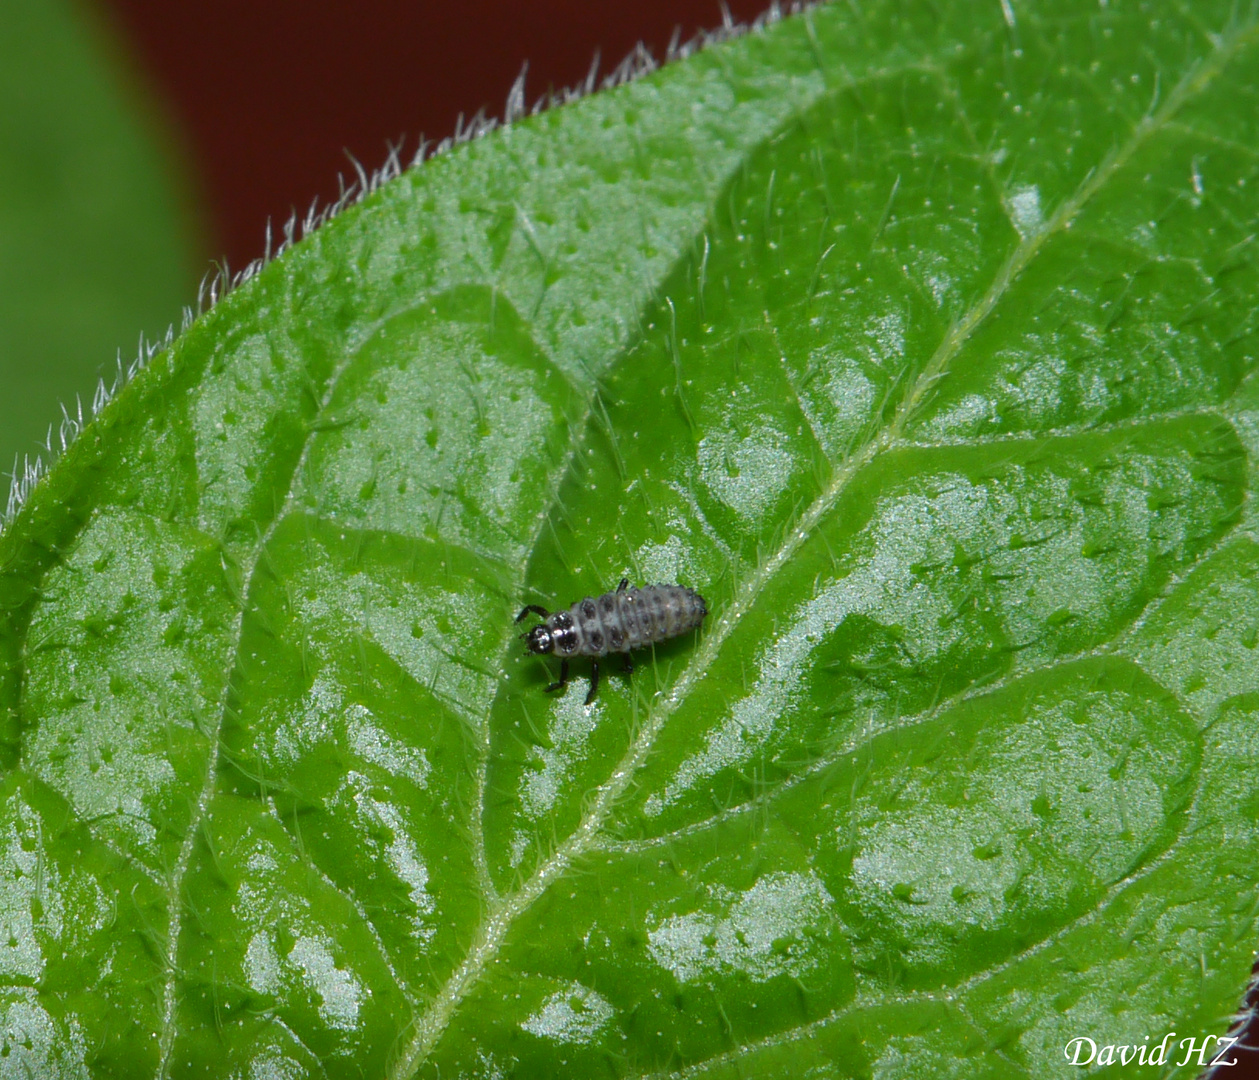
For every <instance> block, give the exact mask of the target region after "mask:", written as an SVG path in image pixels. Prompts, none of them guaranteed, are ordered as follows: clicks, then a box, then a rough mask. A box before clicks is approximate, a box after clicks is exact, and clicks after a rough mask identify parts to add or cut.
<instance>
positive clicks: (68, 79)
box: [0, 0, 199, 473]
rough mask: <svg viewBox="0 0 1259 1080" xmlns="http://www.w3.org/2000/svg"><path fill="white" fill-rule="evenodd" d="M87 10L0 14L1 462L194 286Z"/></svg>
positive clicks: (140, 122)
mask: <svg viewBox="0 0 1259 1080" xmlns="http://www.w3.org/2000/svg"><path fill="white" fill-rule="evenodd" d="M86 7H87V5H86V4H82V3H78V2H69V0H25V2H17V3H6V4H3V5H2V6H0V388H3V393H2V394H0V468H3V469H4V470H5V472H6V473H7V472H9V471H11V470H12V468H13V461H14V457H15V455H16V456H17V457H18V458H19V460H20V459H22V458H24V457H26V456H29V457H30V458H31V459H32V461H33V460H34V458H35V456H36V454H37V452H38V451H39V450H40V447H41V446H42V445H43V444H44V441H45V438H46V437H47V435H48V431H49V428H50V427H51V429H52V431H53V439H54V441H55V440H56V439H57V434H56V433H57V431H58V428H59V426H60V425H61V423H62V419H63V414H62V411H61V408H62V406H63V405H65V406H66V409H67V413H68V415H69V416H70V417H71V418H72V419H73V420H74V421H75V422H76V423H77V422H78V420H79V415H78V407H77V406H76V402H75V397H76V395H78V396H80V397H81V398H82V405H83V412H84V414H85V415H87V416H90V411H89V409H88V406H89V404H90V402H91V401H92V396H93V391H94V390H95V389H96V386H97V379H98V378H99V377H100V376H101V375H102V374H103V375H104V377H105V379H106V381H107V382H112V380H113V378H114V373H115V359H116V357H118V356H119V354H121V357H122V359H123V360H124V361H125V362H127V363H129V362H130V361H131V360H132V359H133V357H134V356H135V354H136V342H137V339H138V338H139V336H140V333H141V331H143V332H144V333H145V334H147V336H148V337H149V338H150V339H152V340H157V339H158V338H159V337H160V336H161V335H162V334H163V333H165V331H166V328H167V326H169V325H170V324H171V322H172V321H174V320H175V319H176V318H177V317H178V315H179V310H180V306H181V305H182V304H186V303H188V302H189V300H190V298H191V297H192V296H194V295H195V292H196V275H197V273H198V272H199V271H198V267H197V256H198V254H199V252H198V251H197V250H196V245H195V243H194V238H193V235H192V234H193V232H194V229H193V226H192V222H191V221H190V220H189V213H188V207H187V206H186V205H181V196H182V194H183V193H182V191H181V190H180V189H182V188H183V187H184V186H185V185H184V184H183V182H182V178H181V177H176V176H174V175H173V172H174V170H173V169H172V167H171V166H172V162H171V161H170V160H167V158H169V157H171V156H172V155H170V154H169V153H168V152H167V151H168V150H169V148H168V147H163V146H160V145H159V139H158V130H157V129H158V125H157V124H156V123H154V122H153V119H154V118H153V117H150V116H146V115H143V111H142V110H140V109H137V107H136V106H137V103H138V102H139V99H140V94H139V93H138V92H137V91H136V89H135V88H134V87H131V86H129V85H126V82H127V80H126V79H125V78H124V77H123V64H122V63H121V62H120V58H119V57H118V56H116V55H114V54H115V52H116V50H115V49H113V48H112V45H113V42H112V41H110V40H109V35H108V34H107V33H106V32H105V29H104V27H102V26H101V25H99V20H98V19H96V18H94V17H91V16H92V14H93V13H92V12H90V11H85V10H81V9H84V8H86Z"/></svg>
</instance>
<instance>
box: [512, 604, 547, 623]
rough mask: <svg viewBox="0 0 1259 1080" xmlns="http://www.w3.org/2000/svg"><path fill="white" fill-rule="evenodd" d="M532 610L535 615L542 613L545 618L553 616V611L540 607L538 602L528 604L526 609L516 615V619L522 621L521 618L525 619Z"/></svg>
mask: <svg viewBox="0 0 1259 1080" xmlns="http://www.w3.org/2000/svg"><path fill="white" fill-rule="evenodd" d="M531 611H532V612H533V613H534V614H535V615H540V616H541V617H542V618H544V619H549V618H550V617H551V613H550V612H549V611H547V609H546V608H544V607H539V606H538V605H537V604H526V605H525V609H524V611H522V612H521V613H520V614H519V615H517V616H516V621H517V622H520V620H521V619H523V618H524V617H525V616H526V615H528V614H529V612H531Z"/></svg>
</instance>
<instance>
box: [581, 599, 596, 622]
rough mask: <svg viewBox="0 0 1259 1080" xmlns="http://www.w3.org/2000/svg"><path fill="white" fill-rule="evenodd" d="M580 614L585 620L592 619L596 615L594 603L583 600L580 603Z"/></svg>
mask: <svg viewBox="0 0 1259 1080" xmlns="http://www.w3.org/2000/svg"><path fill="white" fill-rule="evenodd" d="M581 613H582V614H583V615H585V616H586V618H587V619H593V618H594V617H595V616H596V615H597V614H598V612H597V611H596V610H595V602H594V601H593V600H583V601H582V602H581Z"/></svg>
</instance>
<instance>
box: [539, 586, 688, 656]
mask: <svg viewBox="0 0 1259 1080" xmlns="http://www.w3.org/2000/svg"><path fill="white" fill-rule="evenodd" d="M707 614H708V607H707V605H705V603H704V598H703V597H702V596H700V595H699V593H697V592H695V590H694V589H687V588H685V587H683V586H681V585H645V586H644V587H643V588H641V589H624V590H621V591H619V592H610V593H604V594H603V595H602V596H600V597H598V598H594V597H589V596H587V597H586V598H585V599H584V600H579V601H578V602H577V603H575V604H574V605H573V606H572V607H571V608H569V609H568V611H561V612H557V613H556V614H555V615H552V616H551V618H550V620H549V621H550V622H551V623H552V624H553V625H552V627H551V630H552V632H553V633H556V634H560V635H562V634H563V632H564V631H565V630H566V629H567V627H568V626H569V625H571V626H572V628H573V629H575V630H576V634H575V635H573V636H572V637H571V638H569V639H568V640H563V637H561V647H559V648H557V649H556V650H555V651H556V653H557V654H559V655H561V656H606V655H607V654H608V653H611V652H629V651H630V650H631V649H638V648H641V647H642V646H644V645H652V644H655V643H656V642H658V641H667V640H668V639H669V638H674V637H678V636H679V635H680V634H685V633H686V632H687V631H688V630H694V629H695V627H697V626H699V624H700V623H701V622H703V621H704V616H705V615H707ZM563 616H567V617H568V619H567V620H565V619H563V618H562V617H563ZM569 620H571V622H570V621H569ZM569 645H571V649H572V651H568V649H567V648H565V647H564V646H569Z"/></svg>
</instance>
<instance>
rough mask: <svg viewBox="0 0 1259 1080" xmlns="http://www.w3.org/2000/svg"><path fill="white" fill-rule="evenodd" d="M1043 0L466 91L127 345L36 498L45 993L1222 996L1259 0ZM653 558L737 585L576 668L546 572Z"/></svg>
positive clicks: (368, 1072) (35, 740)
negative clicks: (641, 72) (1255, 6)
mask: <svg viewBox="0 0 1259 1080" xmlns="http://www.w3.org/2000/svg"><path fill="white" fill-rule="evenodd" d="M1002 10H1003V9H1002V8H1000V7H997V6H994V9H993V10H992V11H991V12H987V13H985V14H984V15H983V16H980V15H979V14H977V13H976V12H975V11H974V10H973V9H972V8H971V7H970V6H962V7H957V8H954V7H949V6H945V7H940V6H938V5H937V6H934V7H930V8H929V7H926V6H923V7H918V6H912V5H909V6H892V5H887V6H884V7H881V8H878V9H871V10H867V11H864V13H859V12H857V11H856V9H850V8H848V7H840V6H831V7H821V8H817V9H814V10H812V11H809V12H808V13H806V14H804V15H801V16H799V17H795V18H791V19H787V20H784V21H782V22H780V23H776V24H774V25H772V26H771V27H769V28H767V29H765V30H763V31H758V32H755V33H751V34H748V35H746V36H743V37H740V38H738V39H736V40H734V41H731V42H727V43H725V44H722V45H719V46H714V47H713V48H711V49H709V50H706V51H704V52H702V53H700V54H699V55H697V56H695V57H692V58H691V59H689V60H687V61H686V62H684V63H679V64H676V65H673V66H670V67H668V68H666V69H665V70H663V71H661V72H659V73H657V74H655V75H652V76H650V77H648V78H644V79H642V80H640V81H637V82H635V83H633V84H631V85H629V86H624V87H621V88H619V89H617V90H615V91H612V92H609V93H604V94H600V95H597V96H595V97H592V98H588V99H585V100H583V101H581V102H578V103H576V104H573V105H570V106H567V107H565V108H563V109H556V110H553V111H550V112H547V113H544V114H542V115H540V116H538V117H537V118H535V119H531V120H529V121H526V122H522V123H518V124H516V125H514V126H512V127H510V128H508V129H504V130H502V131H500V132H498V133H496V134H494V135H492V136H490V137H488V138H484V139H481V140H479V141H476V142H473V143H469V144H466V145H463V146H461V147H459V148H457V149H456V150H454V151H453V152H452V153H450V154H448V155H445V156H442V157H440V158H438V159H435V160H433V161H432V162H430V163H429V164H428V165H426V166H425V167H424V168H422V169H418V170H414V171H412V172H409V173H408V174H406V175H405V176H404V177H403V178H402V179H401V180H399V181H398V182H397V183H394V184H391V185H389V186H387V187H385V188H383V189H381V190H380V191H378V192H377V193H376V194H374V195H373V196H372V197H371V198H369V199H368V200H367V201H366V202H364V203H363V204H362V205H360V206H357V207H355V208H352V209H350V210H347V211H346V212H344V213H343V214H342V215H341V216H339V217H338V218H337V219H336V220H334V221H333V222H332V223H331V224H330V225H328V226H327V227H325V228H322V229H320V230H319V231H318V232H316V233H315V234H314V235H313V236H311V237H310V238H308V239H307V240H306V241H304V242H303V243H302V244H300V245H298V246H297V247H295V248H294V249H292V250H290V251H289V252H288V253H286V254H285V255H284V256H283V257H282V258H281V259H279V260H278V261H276V262H275V263H273V264H272V265H271V266H269V267H268V268H267V269H266V270H265V271H264V272H263V273H262V274H261V275H260V276H258V277H257V278H256V279H255V280H253V281H251V282H250V283H249V284H248V285H247V286H245V287H242V288H241V289H239V290H238V291H236V292H235V293H233V294H232V295H231V296H229V297H228V298H227V299H226V300H225V301H223V302H222V303H220V304H219V306H218V307H216V308H215V309H214V310H213V311H212V312H211V313H210V314H209V315H208V316H206V317H205V318H203V319H202V320H200V321H199V322H198V323H197V324H195V325H194V326H193V327H192V328H191V330H190V331H189V332H187V333H186V334H185V335H184V336H183V337H182V338H181V339H180V340H179V341H178V342H177V343H176V345H175V346H174V348H173V349H172V350H170V351H169V352H168V353H167V354H165V355H164V356H163V357H162V358H160V359H159V361H157V362H156V363H155V364H154V365H153V366H152V367H150V368H149V369H147V370H146V371H145V372H144V373H143V374H142V375H141V376H140V377H139V378H137V379H136V381H135V382H134V383H133V384H132V385H130V386H129V387H128V389H127V390H126V392H125V393H123V394H122V395H121V396H120V397H119V398H118V399H117V400H116V401H115V402H113V403H112V404H111V405H110V406H109V408H108V409H107V410H106V411H105V412H104V414H103V415H102V416H101V417H100V418H99V420H98V421H97V422H96V424H95V425H93V427H92V428H90V429H89V431H88V432H87V433H86V434H85V436H84V437H83V438H82V439H81V440H80V441H79V442H78V443H76V444H75V445H74V447H72V449H71V451H70V452H69V453H68V454H67V455H66V456H65V458H63V460H62V461H61V462H60V464H59V465H58V466H57V468H56V469H55V470H54V471H53V473H52V474H51V475H50V476H49V478H48V479H47V481H46V482H45V483H44V484H43V485H41V487H40V488H38V489H37V490H36V491H35V492H34V494H33V496H32V499H31V501H30V502H29V503H28V505H27V506H26V508H25V509H24V511H23V513H22V515H21V516H20V517H19V518H18V520H17V521H16V522H15V523H14V525H13V527H12V528H11V529H10V530H9V531H8V532H7V533H6V535H5V537H4V539H3V544H4V547H5V552H4V555H5V567H6V569H5V576H4V578H3V590H4V593H3V596H4V601H5V611H6V620H7V621H6V623H5V628H4V637H3V641H4V646H5V649H6V653H5V656H6V668H5V671H6V681H5V682H4V684H3V693H4V695H5V705H6V708H7V710H8V712H7V721H6V726H5V729H4V744H3V745H4V747H5V753H6V765H7V766H8V773H7V776H6V780H5V788H4V792H3V802H2V803H0V806H2V807H3V810H2V814H0V824H2V827H3V829H4V830H5V836H6V843H5V845H4V846H3V849H2V850H4V851H5V852H7V854H6V855H5V858H7V859H8V860H9V869H8V872H7V873H6V875H5V878H4V879H5V880H6V881H8V882H9V885H8V886H7V889H8V892H7V894H6V896H5V898H4V901H3V904H4V910H5V912H6V918H7V920H8V925H9V926H10V927H11V928H12V933H11V937H10V944H9V947H8V948H9V952H8V954H7V955H6V956H5V957H4V959H3V960H0V963H4V964H6V965H7V968H8V970H9V971H10V972H11V977H10V982H9V984H8V989H7V990H6V991H5V997H4V1008H5V1010H6V1012H5V1018H6V1019H5V1024H6V1025H7V1026H6V1027H5V1029H4V1030H5V1031H6V1032H7V1033H9V1034H6V1039H7V1040H8V1041H7V1042H6V1044H5V1045H6V1047H7V1048H8V1049H9V1051H10V1053H16V1054H18V1056H19V1057H18V1060H24V1061H26V1062H28V1063H29V1064H30V1067H31V1068H32V1070H33V1071H35V1072H37V1073H41V1074H49V1075H56V1074H57V1073H58V1072H59V1073H60V1074H62V1075H67V1076H71V1075H81V1074H83V1073H93V1072H95V1073H98V1074H101V1075H150V1074H152V1075H158V1076H162V1075H184V1074H189V1075H191V1074H192V1072H193V1071H196V1072H197V1073H198V1074H200V1073H201V1072H202V1071H204V1069H205V1068H207V1067H208V1068H209V1069H210V1070H211V1071H212V1072H216V1073H217V1074H219V1075H223V1076H232V1075H249V1074H251V1072H252V1074H259V1075H268V1074H273V1075H335V1076H342V1075H363V1076H382V1075H384V1076H390V1077H410V1076H431V1077H437V1076H442V1077H449V1076H468V1077H474V1076H476V1077H492V1076H507V1075H519V1076H540V1075H555V1076H572V1077H587V1076H598V1075H625V1076H649V1075H659V1074H682V1075H686V1076H703V1077H725V1076H730V1077H734V1076H743V1075H757V1076H770V1075H774V1076H779V1075H780V1076H799V1075H806V1074H809V1075H819V1076H836V1077H840V1076H854V1077H856V1076H873V1075H877V1076H880V1077H898V1076H904V1077H920V1076H967V1077H974V1076H992V1077H1010V1076H1028V1077H1044V1076H1055V1075H1074V1074H1075V1072H1076V1071H1077V1070H1076V1069H1075V1068H1074V1067H1072V1066H1069V1065H1065V1064H1064V1056H1063V1047H1064V1046H1065V1045H1066V1043H1067V1041H1068V1040H1069V1039H1071V1038H1073V1037H1075V1036H1077V1035H1087V1036H1089V1037H1092V1038H1094V1039H1095V1040H1096V1041H1097V1042H1098V1043H1099V1044H1105V1043H1128V1044H1141V1043H1142V1040H1143V1039H1144V1037H1145V1036H1146V1035H1158V1036H1161V1034H1162V1032H1164V1031H1165V1030H1176V1031H1179V1032H1182V1033H1186V1032H1193V1033H1195V1034H1197V1035H1199V1036H1201V1035H1211V1036H1216V1035H1221V1034H1223V1032H1224V1031H1225V1030H1226V1028H1227V1027H1228V1024H1229V1018H1230V1015H1231V1013H1232V1012H1233V1010H1234V1009H1235V1008H1236V1006H1237V1003H1238V1001H1239V1000H1240V997H1241V994H1242V992H1243V988H1244V986H1245V984H1246V980H1247V977H1248V973H1249V968H1250V962H1251V958H1252V955H1253V945H1254V941H1255V939H1256V936H1259V925H1256V924H1257V919H1259V903H1257V902H1256V899H1255V897H1256V891H1255V877H1256V871H1255V869H1254V867H1255V866H1256V865H1257V864H1259V863H1257V861H1256V854H1259V853H1257V852H1256V848H1257V847H1259V837H1257V836H1256V830H1255V821H1256V818H1259V806H1257V804H1256V801H1255V798H1254V794H1253V791H1254V775H1255V765H1256V752H1257V751H1259V746H1257V745H1256V743H1255V739H1256V736H1255V735H1254V732H1255V730H1256V725H1255V721H1256V713H1257V712H1259V696H1256V691H1257V690H1259V685H1257V684H1256V675H1257V674H1259V652H1257V651H1256V640H1257V637H1256V635H1257V633H1259V623H1257V622H1256V621H1255V619H1254V617H1253V615H1252V613H1253V612H1255V611H1259V603H1256V601H1257V600H1259V596H1257V595H1256V592H1257V591H1259V586H1257V585H1256V575H1255V570H1256V565H1257V564H1259V543H1257V542H1256V535H1255V520H1254V513H1253V500H1252V498H1251V492H1252V490H1253V488H1254V480H1255V470H1254V453H1255V450H1256V447H1257V446H1259V441H1257V433H1259V423H1257V422H1256V417H1257V416H1259V378H1257V377H1256V376H1255V375H1254V369H1255V359H1254V344H1253V330H1254V320H1255V313H1254V308H1253V304H1252V303H1251V301H1250V298H1251V297H1252V296H1253V295H1254V294H1255V292H1256V286H1257V285H1259V271H1257V269H1256V266H1255V264H1254V254H1255V253H1254V245H1253V239H1252V238H1253V235H1254V231H1255V228H1254V227H1255V221H1256V217H1257V210H1259V208H1257V207H1256V203H1255V198H1256V196H1255V191H1256V185H1257V184H1259V177H1257V176H1256V157H1255V154H1254V151H1253V150H1252V149H1249V147H1252V146H1253V145H1255V136H1256V135H1259V127H1257V121H1256V117H1259V109H1255V108H1254V105H1255V104H1256V100H1255V99H1256V91H1255V83H1254V79H1253V72H1254V71H1255V70H1259V67H1256V61H1257V60H1259V56H1257V52H1259V32H1257V30H1256V25H1255V18H1254V16H1255V13H1254V12H1251V13H1250V14H1249V15H1248V16H1247V17H1246V18H1242V17H1240V16H1238V15H1237V13H1236V11H1235V9H1233V8H1231V7H1227V6H1220V7H1219V8H1218V9H1217V8H1215V7H1211V6H1210V5H1195V7H1194V8H1193V9H1192V10H1188V9H1185V10H1181V9H1174V8H1166V7H1160V8H1159V9H1158V12H1157V18H1152V17H1151V14H1150V13H1149V12H1147V11H1146V10H1145V9H1143V8H1140V7H1137V6H1131V7H1129V6H1126V5H1112V6H1110V7H1107V8H1103V9H1094V8H1085V7H1081V6H1076V5H1070V4H1064V5H1060V6H1057V7H1044V6H1038V7H1037V8H1036V9H1035V10H1032V9H1030V8H1024V7H1022V6H1019V5H1014V6H1012V7H1009V8H1005V9H1004V10H1005V11H1006V12H1007V17H1006V18H1003V17H1002ZM621 576H628V577H630V578H632V579H633V580H635V581H639V582H645V581H677V582H680V583H682V584H685V585H688V586H692V587H695V588H697V589H698V590H700V591H701V592H702V593H703V594H704V596H705V597H706V599H707V602H708V607H709V610H710V615H709V617H708V619H707V620H706V622H705V625H704V626H703V628H702V630H701V631H700V632H698V633H697V634H694V635H688V636H686V637H683V638H678V639H675V640H673V641H670V642H667V643H665V644H662V645H660V646H657V647H656V648H655V649H654V650H652V651H651V652H650V653H649V654H643V655H640V656H639V659H638V670H637V672H636V673H635V674H634V675H633V677H632V678H625V677H622V676H620V675H619V674H617V673H615V670H614V669H615V664H614V663H611V662H610V661H605V668H606V669H607V672H606V674H605V677H604V681H603V686H602V688H601V690H600V694H599V696H598V698H597V700H596V701H595V702H594V703H593V704H591V705H590V706H586V705H584V704H583V697H584V693H583V690H584V687H583V686H582V685H581V683H582V682H583V677H584V675H585V671H584V670H582V671H580V672H579V673H578V674H577V675H576V682H577V684H578V685H575V686H570V687H569V688H568V689H567V692H565V693H563V694H557V695H547V694H545V693H544V692H543V688H544V686H545V685H546V683H547V682H549V681H550V680H551V679H552V678H553V677H554V669H553V668H550V669H549V668H548V666H547V664H546V663H545V662H544V661H542V660H540V659H539V658H537V657H528V656H523V655H521V653H522V648H521V644H520V642H519V640H518V637H517V635H518V633H519V629H520V628H519V627H518V626H516V625H515V624H514V623H513V616H514V615H515V614H516V612H517V611H519V609H520V606H521V605H522V604H523V603H538V604H543V605H545V606H547V607H549V608H554V607H559V606H562V605H566V604H567V603H569V602H571V601H572V600H575V599H577V598H579V597H580V596H582V595H584V594H586V593H591V592H595V593H597V592H600V591H603V590H604V589H608V588H612V587H613V586H614V585H615V583H616V581H617V580H618V579H619V578H620V577H621ZM18 1032H21V1033H24V1034H22V1035H19V1034H14V1033H18ZM23 1039H25V1041H23ZM1179 1059H1180V1054H1177V1055H1176V1056H1175V1057H1174V1058H1173V1059H1172V1062H1173V1064H1174V1063H1175V1062H1176V1061H1179ZM810 1071H811V1072H810ZM1180 1072H1181V1074H1183V1075H1186V1076H1188V1075H1193V1074H1194V1073H1195V1072H1196V1069H1195V1067H1194V1065H1192V1064H1186V1065H1185V1066H1183V1067H1182V1068H1181V1070H1180Z"/></svg>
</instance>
